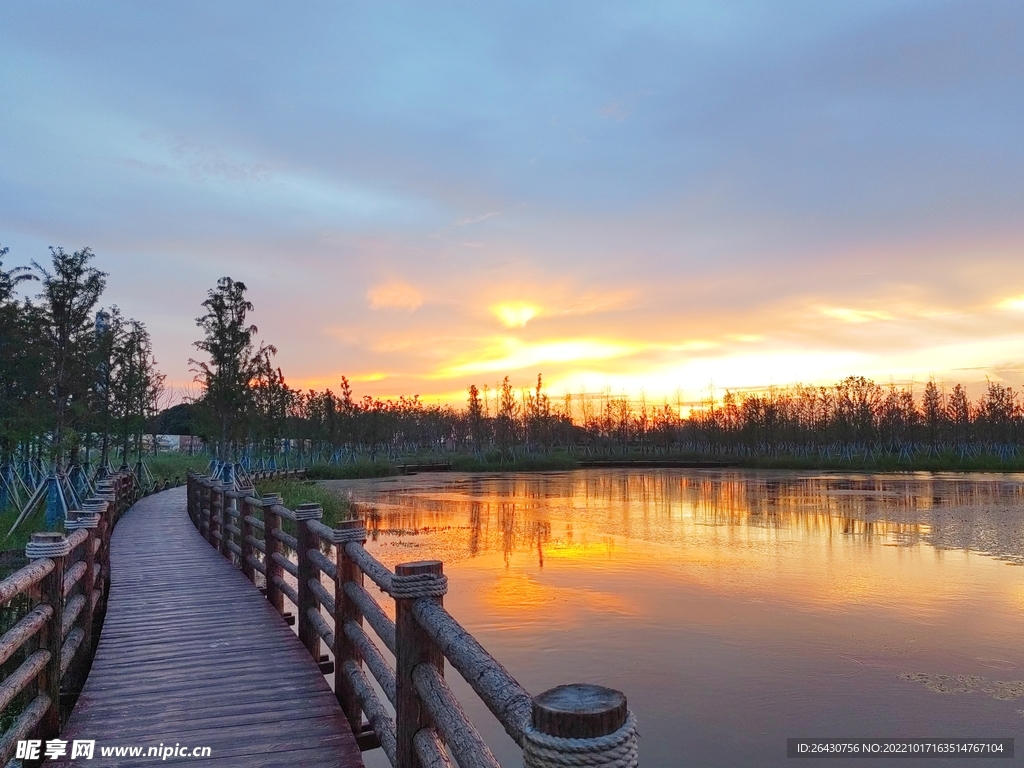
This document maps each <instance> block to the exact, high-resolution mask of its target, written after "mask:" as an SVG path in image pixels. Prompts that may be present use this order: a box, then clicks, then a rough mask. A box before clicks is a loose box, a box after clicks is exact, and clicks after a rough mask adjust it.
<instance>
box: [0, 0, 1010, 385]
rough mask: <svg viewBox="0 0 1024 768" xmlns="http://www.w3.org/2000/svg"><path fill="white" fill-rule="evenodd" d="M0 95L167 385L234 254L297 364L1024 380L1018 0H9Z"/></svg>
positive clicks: (72, 245) (479, 371) (26, 229)
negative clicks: (150, 347) (144, 335)
mask: <svg viewBox="0 0 1024 768" xmlns="http://www.w3.org/2000/svg"><path fill="white" fill-rule="evenodd" d="M0 105H2V108H3V113H2V119H0V245H5V246H9V247H10V249H11V252H10V254H9V255H8V257H7V259H6V261H5V267H9V266H11V265H14V264H26V263H28V262H29V260H31V259H36V260H40V261H45V259H46V258H47V257H48V252H47V247H48V246H50V245H54V246H58V245H59V246H63V247H64V248H66V249H68V250H71V249H78V248H81V247H83V246H90V247H91V248H92V249H93V250H94V251H95V252H96V254H97V260H96V265H97V266H99V267H100V268H101V269H104V270H105V271H108V272H109V273H110V278H109V285H108V290H107V292H106V294H105V296H104V300H105V302H107V303H116V304H118V305H119V306H120V307H121V308H122V310H123V311H124V312H125V313H126V314H128V315H130V316H134V317H137V318H139V319H141V320H143V321H145V322H146V323H147V325H148V327H149V328H150V330H151V332H152V334H153V337H154V343H155V348H156V354H157V359H158V360H159V363H160V367H161V368H162V369H163V370H164V371H165V372H166V373H167V374H168V383H169V384H171V385H172V386H173V387H183V386H184V385H186V384H187V383H188V382H189V381H190V379H191V374H190V373H189V370H188V364H187V360H188V358H189V357H190V356H191V355H194V354H195V350H194V349H192V347H191V343H192V342H193V341H194V340H195V339H196V338H198V333H199V331H198V329H197V328H196V326H195V323H194V319H195V317H197V316H198V315H199V314H200V313H201V308H200V302H201V301H202V300H203V299H204V297H205V292H206V290H207V289H208V288H210V287H212V286H213V285H214V284H215V282H216V280H217V278H218V277H220V276H222V275H230V276H231V277H234V278H235V279H238V280H242V281H244V282H245V283H246V284H247V285H248V287H249V289H250V291H249V294H250V297H251V299H252V301H253V302H254V304H255V305H256V312H255V314H254V316H253V320H254V321H255V322H256V324H257V325H258V326H259V329H260V335H261V337H263V338H264V339H265V340H266V341H269V342H271V343H274V344H276V345H277V347H278V349H279V354H278V357H277V361H278V363H279V364H280V365H281V367H282V368H283V370H284V373H285V376H286V378H287V379H288V381H289V382H290V383H291V384H292V385H293V386H302V387H317V388H323V387H328V386H330V387H332V388H336V387H337V384H338V381H339V378H340V377H341V376H342V375H347V376H348V377H349V378H350V380H352V382H353V385H354V388H355V390H356V393H357V394H360V395H361V394H367V393H372V394H376V395H383V396H394V395H399V394H414V393H418V394H420V395H421V396H424V397H425V398H426V399H428V400H435V399H447V400H454V399H458V400H462V399H463V398H464V396H465V388H466V386H468V385H469V384H470V383H476V384H478V385H480V386H483V385H484V384H489V385H491V386H493V385H494V383H495V382H496V381H498V380H500V379H501V378H502V377H503V376H505V375H509V376H510V377H511V379H512V382H513V383H514V384H516V385H517V386H520V385H521V386H526V385H529V384H530V383H531V382H532V381H533V380H535V379H536V375H537V373H538V372H543V374H544V376H545V380H546V382H547V383H548V386H549V388H550V390H551V391H552V393H553V394H560V393H562V392H564V391H569V392H573V393H576V392H579V391H581V390H582V389H586V390H589V391H597V390H603V389H605V388H611V389H612V390H613V391H614V392H616V393H619V392H628V393H630V394H633V395H637V394H639V392H640V391H641V390H643V391H644V392H645V393H646V394H647V396H648V397H650V398H654V399H660V398H662V397H665V396H668V397H670V398H672V399H674V398H675V397H676V392H677V390H681V392H682V396H683V397H684V398H685V399H695V398H697V397H699V396H700V394H701V393H702V392H705V393H706V392H707V390H708V388H709V386H710V385H712V384H713V385H714V387H715V388H716V389H722V388H726V387H741V388H742V387H759V386H766V385H770V384H786V383H790V382H795V381H802V382H806V383H818V382H831V381H835V380H837V379H839V378H842V377H844V376H846V375H850V374H861V375H866V376H871V377H874V378H875V379H876V380H878V381H881V382H888V381H889V380H890V378H892V379H894V380H896V381H897V382H905V381H910V380H913V381H915V382H924V381H926V380H927V379H928V378H929V377H930V376H934V377H936V378H937V379H942V380H945V381H947V382H954V381H962V382H975V383H977V382H983V381H984V379H985V377H990V378H993V379H996V380H1000V381H1005V382H1007V383H1010V384H1012V385H1014V386H1020V385H1022V384H1024V333H1022V331H1024V258H1022V256H1024V4H1022V3H1020V2H979V1H978V0H972V1H971V2H940V1H939V0H928V1H927V2H898V1H897V0H885V2H872V1H871V0H862V1H861V2H857V3H849V2H822V1H821V0H808V1H807V2H785V1H781V0H780V1H779V2H771V3H766V2H731V3H730V2H682V1H680V2H672V3H653V2H651V3H641V2H634V3H599V2H593V1H592V0H591V1H588V2H577V3H574V2H562V3H549V2H544V3H536V4H529V3H515V4H506V5H499V4H493V3H460V4H455V3H408V4H401V3H361V4H356V3H351V4H338V3H326V2H325V3H299V4H294V3H287V4H269V3H242V2H237V3H230V2H195V3H189V2H176V3H164V4H155V3H102V2H91V3H52V2H32V3H5V4H3V5H2V6H0Z"/></svg>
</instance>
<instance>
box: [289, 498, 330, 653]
mask: <svg viewBox="0 0 1024 768" xmlns="http://www.w3.org/2000/svg"><path fill="white" fill-rule="evenodd" d="M323 516H324V510H323V508H322V507H321V506H320V505H319V504H299V506H297V507H296V508H295V539H296V542H297V543H298V545H299V546H298V550H299V551H298V552H297V553H296V556H297V559H298V565H299V575H298V577H297V581H298V582H299V584H298V587H299V588H298V590H297V591H298V596H299V604H298V606H297V607H298V613H299V640H301V641H302V644H303V645H304V646H306V650H308V651H309V655H310V656H312V657H313V661H315V662H317V663H319V662H320V633H319V632H317V631H316V627H315V626H313V622H311V621H310V620H309V612H310V610H314V611H318V610H320V602H319V601H318V600H317V599H316V595H315V594H313V590H312V589H310V586H309V580H310V579H315V578H316V577H317V573H318V572H317V569H316V566H315V565H313V561H312V560H310V559H309V555H308V554H307V553H308V552H309V550H311V549H317V548H319V546H320V544H319V542H320V539H319V538H318V537H317V536H316V534H315V533H313V532H312V531H310V530H309V526H308V525H306V521H307V520H319V519H320V518H322V517H323Z"/></svg>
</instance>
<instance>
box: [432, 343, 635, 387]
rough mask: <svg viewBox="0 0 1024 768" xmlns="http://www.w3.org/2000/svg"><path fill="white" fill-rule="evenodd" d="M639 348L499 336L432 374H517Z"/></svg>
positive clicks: (438, 376) (626, 353) (595, 358)
mask: <svg viewBox="0 0 1024 768" xmlns="http://www.w3.org/2000/svg"><path fill="white" fill-rule="evenodd" d="M640 349H641V347H638V346H636V345H633V344H629V343H626V342H619V341H607V340H604V339H562V340H557V341H543V342H539V343H529V342H524V341H520V340H519V339H513V338H508V337H503V338H500V339H497V340H495V341H494V342H493V343H492V345H491V349H489V350H483V351H480V352H478V353H476V354H473V355H471V356H470V357H469V359H468V360H467V361H466V362H461V363H456V364H454V365H451V366H449V367H447V368H445V369H443V370H441V371H439V372H438V373H437V374H436V378H447V377H450V376H461V375H465V374H471V373H490V372H492V371H517V370H520V369H522V368H531V367H534V366H538V365H547V364H564V363H573V362H583V361H593V360H610V359H613V358H617V357H625V356H628V355H631V354H633V353H635V352H637V351H639V350H640Z"/></svg>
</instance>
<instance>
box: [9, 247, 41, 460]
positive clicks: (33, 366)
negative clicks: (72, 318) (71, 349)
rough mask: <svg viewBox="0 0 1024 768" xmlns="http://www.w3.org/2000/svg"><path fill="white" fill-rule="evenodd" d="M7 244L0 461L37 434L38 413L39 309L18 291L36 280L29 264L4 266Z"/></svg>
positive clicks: (39, 381) (39, 383)
mask: <svg viewBox="0 0 1024 768" xmlns="http://www.w3.org/2000/svg"><path fill="white" fill-rule="evenodd" d="M7 253H8V249H7V248H0V465H2V464H3V463H4V462H5V461H7V460H9V459H10V458H11V456H12V455H13V454H14V450H15V447H16V446H17V444H18V443H19V442H20V441H21V440H23V439H26V438H29V437H34V436H35V435H34V433H35V432H36V426H37V425H35V424H34V423H33V422H34V421H35V417H37V416H38V409H39V398H38V397H37V392H38V390H39V387H40V385H41V384H42V380H41V379H40V376H39V368H40V365H39V361H38V360H37V359H36V358H37V357H38V352H39V350H38V345H37V344H36V343H35V340H36V336H37V334H36V333H35V325H36V322H35V321H36V319H37V313H36V312H35V310H34V308H33V307H32V306H31V304H30V303H29V302H28V301H27V300H26V301H25V302H24V303H23V304H22V303H19V302H18V298H17V296H16V294H15V291H16V290H17V287H18V285H19V284H20V283H23V282H25V281H30V280H36V279H37V278H36V276H35V275H33V274H31V273H30V272H29V270H28V268H27V267H14V268H12V269H9V270H5V269H4V268H3V257H4V256H6V255H7Z"/></svg>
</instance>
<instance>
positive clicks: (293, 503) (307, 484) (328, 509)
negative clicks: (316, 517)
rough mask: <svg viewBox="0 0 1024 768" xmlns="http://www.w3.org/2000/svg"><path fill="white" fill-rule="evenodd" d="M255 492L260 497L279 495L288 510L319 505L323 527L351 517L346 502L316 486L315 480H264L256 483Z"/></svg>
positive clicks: (349, 508)
mask: <svg viewBox="0 0 1024 768" xmlns="http://www.w3.org/2000/svg"><path fill="white" fill-rule="evenodd" d="M256 491H257V492H258V493H259V494H260V495H261V496H262V495H263V494H265V493H280V494H281V498H282V499H284V505H285V506H286V507H288V509H295V507H297V506H298V505H299V504H308V503H315V504H319V505H320V506H321V507H323V508H324V517H323V523H324V525H334V524H335V523H337V522H340V521H341V520H348V519H350V518H351V517H352V511H351V507H350V506H349V503H348V501H346V500H345V499H342V498H340V497H338V496H335V495H334V494H333V493H331V492H330V491H328V490H327V489H325V488H323V487H321V486H319V485H317V483H316V481H315V480H266V481H264V482H260V483H256Z"/></svg>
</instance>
